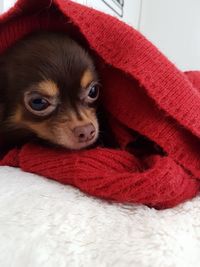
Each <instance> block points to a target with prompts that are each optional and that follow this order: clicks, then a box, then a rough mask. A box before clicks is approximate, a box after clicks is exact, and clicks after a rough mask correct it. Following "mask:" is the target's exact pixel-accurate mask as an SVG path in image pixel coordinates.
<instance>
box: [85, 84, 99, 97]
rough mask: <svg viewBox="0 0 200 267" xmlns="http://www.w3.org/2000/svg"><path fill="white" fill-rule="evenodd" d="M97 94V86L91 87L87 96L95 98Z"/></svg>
mask: <svg viewBox="0 0 200 267" xmlns="http://www.w3.org/2000/svg"><path fill="white" fill-rule="evenodd" d="M98 93H99V88H98V86H92V88H91V89H90V91H89V94H88V96H89V97H90V98H96V97H97V96H98Z"/></svg>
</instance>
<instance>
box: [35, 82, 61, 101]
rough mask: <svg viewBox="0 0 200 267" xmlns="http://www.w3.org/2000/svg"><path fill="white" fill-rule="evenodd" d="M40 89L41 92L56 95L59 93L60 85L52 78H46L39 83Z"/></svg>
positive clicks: (51, 95)
mask: <svg viewBox="0 0 200 267" xmlns="http://www.w3.org/2000/svg"><path fill="white" fill-rule="evenodd" d="M38 90H39V92H40V93H41V94H44V95H47V96H50V97H55V96H57V95H58V94H59V89H58V86H57V85H56V84H55V83H54V82H53V81H52V80H45V81H42V82H40V83H39V84H38Z"/></svg>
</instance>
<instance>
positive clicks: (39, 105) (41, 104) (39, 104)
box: [29, 97, 49, 111]
mask: <svg viewBox="0 0 200 267" xmlns="http://www.w3.org/2000/svg"><path fill="white" fill-rule="evenodd" d="M29 105H30V107H31V108H32V109H33V110H35V111H42V110H45V109H47V108H48V106H49V102H48V101H47V100H46V99H44V98H42V97H37V98H33V99H31V100H30V101H29Z"/></svg>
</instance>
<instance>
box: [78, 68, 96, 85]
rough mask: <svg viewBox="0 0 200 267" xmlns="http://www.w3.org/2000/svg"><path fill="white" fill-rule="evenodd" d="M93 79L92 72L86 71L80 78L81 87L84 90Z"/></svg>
mask: <svg viewBox="0 0 200 267" xmlns="http://www.w3.org/2000/svg"><path fill="white" fill-rule="evenodd" d="M93 79H94V77H93V74H92V72H91V71H90V70H89V69H87V70H86V71H85V72H84V73H83V75H82V77H81V87H82V88H86V87H88V85H89V84H90V83H91V82H92V81H93Z"/></svg>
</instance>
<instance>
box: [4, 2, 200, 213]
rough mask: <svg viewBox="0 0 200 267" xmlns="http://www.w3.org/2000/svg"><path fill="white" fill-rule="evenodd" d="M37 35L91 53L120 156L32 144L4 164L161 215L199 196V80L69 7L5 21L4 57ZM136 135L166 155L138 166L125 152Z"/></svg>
mask: <svg viewBox="0 0 200 267" xmlns="http://www.w3.org/2000/svg"><path fill="white" fill-rule="evenodd" d="M39 29H49V30H62V31H66V32H67V33H68V34H71V35H72V37H73V38H75V39H77V40H78V41H79V42H80V43H81V44H82V45H84V46H86V47H88V48H89V49H91V51H93V53H94V56H96V60H97V65H98V66H99V71H100V75H101V77H102V83H103V105H104V108H105V109H106V111H107V114H108V117H109V118H110V119H109V121H110V126H111V128H112V129H113V131H114V134H115V135H116V138H117V140H118V141H119V143H120V144H121V149H119V150H114V149H107V148H95V149H90V150H85V151H79V152H68V151H64V150H57V149H55V150H54V149H52V148H46V147H42V146H37V145H34V144H27V145H25V146H23V147H22V148H21V149H13V150H11V151H9V152H8V153H7V154H6V155H5V157H4V158H2V160H1V165H9V166H16V167H20V168H22V169H23V170H25V171H28V172H34V173H37V174H40V175H43V176H46V177H48V178H51V179H54V180H57V181H59V182H61V183H65V184H70V185H74V186H76V187H78V188H80V189H81V190H83V191H84V192H86V193H88V194H91V195H93V196H97V197H101V198H104V199H109V200H114V201H120V202H127V203H143V204H146V205H149V206H153V207H156V208H167V207H173V206H174V205H176V204H178V203H181V202H182V201H185V200H187V199H189V198H192V197H194V196H195V195H196V194H197V193H198V191H199V186H200V183H199V178H200V90H199V89H200V73H198V72H189V73H186V74H184V73H182V72H181V71H179V70H178V69H177V68H176V67H175V66H174V65H173V64H172V63H171V62H170V61H169V60H168V59H167V58H166V57H165V56H163V55H162V54H161V53H160V52H159V51H158V50H157V48H156V47H155V46H154V45H152V44H151V43H150V42H149V41H148V40H146V39H145V38H144V37H143V36H142V35H141V34H140V33H139V32H137V31H136V30H134V29H132V28H131V27H129V26H127V25H125V24H124V23H122V22H120V21H118V20H117V19H115V18H113V17H110V16H108V15H105V14H103V13H100V12H98V11H95V10H92V9H90V8H87V7H84V6H81V5H79V4H75V3H73V2H71V1H67V0H53V1H52V0H19V1H18V2H17V4H16V5H15V7H14V8H12V9H11V10H9V11H8V12H7V13H6V14H3V15H2V16H1V17H0V53H3V52H4V51H5V49H6V48H7V47H9V46H10V45H12V44H13V43H14V42H15V41H16V40H18V39H19V38H21V37H23V36H24V35H25V34H27V33H30V32H32V31H35V30H39ZM101 62H104V64H101ZM130 130H134V131H137V132H138V133H140V134H142V135H144V136H146V137H147V138H149V139H150V140H152V141H154V142H155V143H156V144H158V145H159V146H160V147H162V149H163V150H164V151H165V154H166V155H165V156H159V155H156V156H155V155H154V156H146V158H145V159H143V161H140V160H139V159H137V158H136V157H135V156H134V155H133V154H131V153H129V152H127V151H125V150H123V147H125V145H127V144H128V143H129V142H130V141H131V140H132V134H131V131H130Z"/></svg>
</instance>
